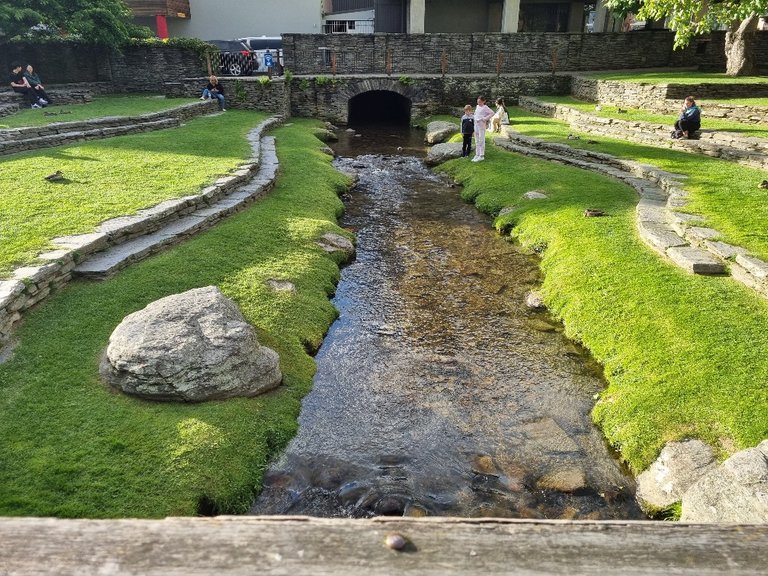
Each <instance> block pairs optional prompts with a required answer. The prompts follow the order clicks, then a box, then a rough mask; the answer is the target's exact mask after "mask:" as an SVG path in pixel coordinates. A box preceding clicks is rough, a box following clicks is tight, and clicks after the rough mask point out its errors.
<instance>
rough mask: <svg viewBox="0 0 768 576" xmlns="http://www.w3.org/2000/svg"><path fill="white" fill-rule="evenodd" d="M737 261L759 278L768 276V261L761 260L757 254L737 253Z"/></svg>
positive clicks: (762, 278)
mask: <svg viewBox="0 0 768 576" xmlns="http://www.w3.org/2000/svg"><path fill="white" fill-rule="evenodd" d="M736 263H737V264H740V265H741V266H743V267H744V268H745V269H746V270H748V271H749V273H750V274H752V276H754V277H755V278H757V279H758V280H765V279H766V278H768V262H765V261H763V260H760V259H759V258H756V257H755V256H749V255H747V254H737V255H736Z"/></svg>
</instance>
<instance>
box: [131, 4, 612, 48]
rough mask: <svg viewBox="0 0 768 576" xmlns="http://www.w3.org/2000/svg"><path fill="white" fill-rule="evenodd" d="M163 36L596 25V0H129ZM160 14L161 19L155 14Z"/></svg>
mask: <svg viewBox="0 0 768 576" xmlns="http://www.w3.org/2000/svg"><path fill="white" fill-rule="evenodd" d="M127 4H128V5H129V6H130V7H131V8H132V9H133V10H134V13H135V14H136V16H137V21H138V22H139V23H141V24H144V25H147V26H150V27H151V28H152V29H153V30H154V31H155V32H156V33H157V34H158V36H161V37H163V35H162V34H161V32H162V26H163V24H162V22H161V20H162V19H165V20H166V22H167V24H166V26H167V33H168V34H169V35H170V36H181V37H190V38H201V39H203V40H214V39H229V38H240V37H245V36H262V35H264V36H279V35H281V34H290V33H298V34H320V33H344V34H361V33H362V34H371V33H374V32H376V33H381V32H389V33H410V34H422V33H462V34H466V33H473V32H492V33H498V32H502V33H509V32H587V31H589V32H601V31H604V30H606V26H608V23H609V21H610V22H612V23H613V24H612V26H613V27H614V28H615V27H616V21H615V19H613V20H610V18H609V15H608V13H607V12H606V10H605V8H604V6H603V5H602V2H601V0H591V2H590V1H589V0H575V1H567V0H566V1H558V0H289V1H283V2H278V1H275V0H272V1H266V0H127ZM161 15H163V18H160V16H161Z"/></svg>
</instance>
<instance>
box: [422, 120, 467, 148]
mask: <svg viewBox="0 0 768 576" xmlns="http://www.w3.org/2000/svg"><path fill="white" fill-rule="evenodd" d="M458 132H459V125H458V124H454V123H453V122H446V121H445V120H437V121H435V122H430V123H429V124H427V133H426V135H425V136H424V141H425V142H426V143H427V144H440V143H441V142H445V141H446V140H448V138H450V137H451V136H453V135H454V134H458Z"/></svg>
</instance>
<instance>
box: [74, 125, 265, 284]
mask: <svg viewBox="0 0 768 576" xmlns="http://www.w3.org/2000/svg"><path fill="white" fill-rule="evenodd" d="M259 148H260V154H261V158H260V163H259V171H258V172H257V173H256V174H255V176H254V177H253V179H252V180H251V181H249V182H248V183H246V184H244V185H242V186H240V187H239V188H237V189H236V190H235V191H233V192H232V193H230V194H228V195H227V196H225V197H224V198H221V199H220V200H218V201H216V202H214V203H213V204H211V205H210V206H208V207H204V208H200V209H198V210H195V212H193V213H192V214H189V215H186V216H182V217H181V218H178V219H176V220H173V221H172V222H170V223H168V224H166V225H164V226H163V227H162V228H160V229H159V230H156V231H154V232H151V233H149V234H146V235H143V236H139V237H138V238H134V239H132V240H128V241H127V242H123V243H122V244H118V245H116V246H112V247H110V248H108V249H106V250H104V251H103V252H99V253H97V254H95V255H94V256H92V257H91V258H89V259H88V260H86V261H85V262H82V263H81V264H79V265H78V266H77V267H75V269H74V271H73V273H74V275H75V276H79V277H83V278H89V279H93V280H102V279H105V278H109V277H110V276H112V275H113V274H115V273H116V272H118V271H119V270H121V269H123V268H125V267H126V266H128V265H130V264H132V263H134V262H138V261H139V260H142V259H144V258H146V257H147V256H149V255H151V254H154V253H156V252H159V251H160V250H163V249H164V248H166V247H168V246H170V245H172V244H176V243H178V242H181V241H183V240H184V239H186V238H188V237H190V236H192V235H194V234H196V233H198V232H200V231H202V230H204V229H207V228H210V227H211V226H213V225H214V224H215V223H216V222H218V221H219V220H221V219H222V218H225V217H226V216H228V215H230V214H232V213H234V212H236V211H238V210H240V209H241V208H243V207H244V206H246V205H247V204H249V203H250V202H253V201H254V200H256V199H258V198H260V197H262V196H263V195H264V194H266V193H267V192H268V191H269V190H270V189H271V188H272V185H273V184H274V180H275V178H276V176H277V168H278V160H277V153H276V150H275V139H274V137H271V136H265V137H264V138H262V139H261V142H260V144H259ZM127 225H130V222H128V223H127Z"/></svg>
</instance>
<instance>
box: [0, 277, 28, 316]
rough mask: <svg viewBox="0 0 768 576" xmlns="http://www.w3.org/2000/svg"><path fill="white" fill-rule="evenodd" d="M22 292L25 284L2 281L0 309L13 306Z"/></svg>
mask: <svg viewBox="0 0 768 576" xmlns="http://www.w3.org/2000/svg"><path fill="white" fill-rule="evenodd" d="M22 292H24V283H23V282H21V281H20V280H0V309H3V308H5V307H7V306H8V305H9V304H11V302H13V301H14V300H15V299H16V298H17V297H18V295H19V294H21V293H22Z"/></svg>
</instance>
